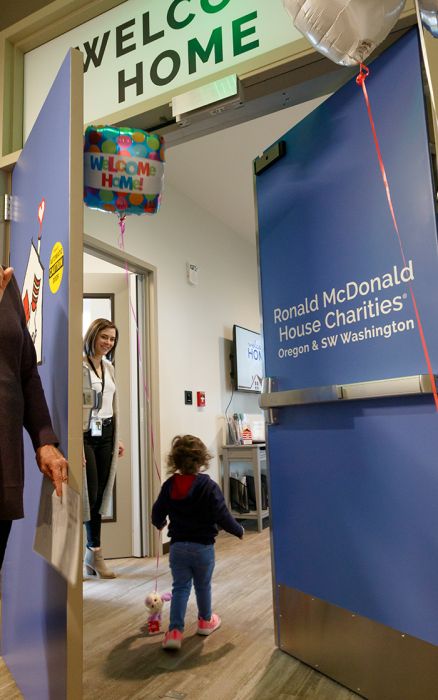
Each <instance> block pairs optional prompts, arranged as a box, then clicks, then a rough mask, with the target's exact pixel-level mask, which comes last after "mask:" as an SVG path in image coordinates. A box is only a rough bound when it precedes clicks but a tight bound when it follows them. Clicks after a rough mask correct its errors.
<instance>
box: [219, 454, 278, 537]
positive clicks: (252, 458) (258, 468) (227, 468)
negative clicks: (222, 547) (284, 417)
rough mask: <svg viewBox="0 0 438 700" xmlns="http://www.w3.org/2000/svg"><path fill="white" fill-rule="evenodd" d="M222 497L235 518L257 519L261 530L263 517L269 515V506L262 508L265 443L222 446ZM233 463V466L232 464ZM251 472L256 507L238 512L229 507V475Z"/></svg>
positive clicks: (258, 527)
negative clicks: (244, 511) (245, 511)
mask: <svg viewBox="0 0 438 700" xmlns="http://www.w3.org/2000/svg"><path fill="white" fill-rule="evenodd" d="M222 450H223V452H222V463H223V478H224V482H223V485H224V498H225V503H226V504H227V506H228V508H229V510H230V511H231V513H232V515H233V516H234V517H235V518H239V520H241V519H245V520H257V529H258V531H259V532H261V531H262V530H263V518H267V517H268V516H269V508H265V509H263V508H262V479H261V474H262V471H265V470H266V445H265V444H261V443H259V444H257V443H256V444H253V445H224V446H223V448H222ZM233 465H234V466H233ZM233 473H238V474H239V475H243V474H251V473H252V475H253V476H254V486H255V498H256V509H255V510H251V511H250V512H249V513H238V512H237V511H235V510H233V509H232V508H231V502H230V476H232V474H233Z"/></svg>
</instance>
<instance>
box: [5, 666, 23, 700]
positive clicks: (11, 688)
mask: <svg viewBox="0 0 438 700" xmlns="http://www.w3.org/2000/svg"><path fill="white" fill-rule="evenodd" d="M0 698H1V699H2V700H23V696H22V694H21V693H20V691H19V690H18V688H17V686H16V685H15V682H14V679H13V678H12V676H11V674H10V673H9V669H8V667H7V666H6V664H5V662H4V661H3V659H2V658H1V657H0Z"/></svg>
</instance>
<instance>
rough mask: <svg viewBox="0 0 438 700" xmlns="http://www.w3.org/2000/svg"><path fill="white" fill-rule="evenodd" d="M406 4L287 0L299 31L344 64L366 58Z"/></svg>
mask: <svg viewBox="0 0 438 700" xmlns="http://www.w3.org/2000/svg"><path fill="white" fill-rule="evenodd" d="M404 4H405V0H283V5H284V7H285V8H286V10H287V12H288V13H289V14H290V16H291V17H292V20H293V23H294V25H295V27H296V28H297V29H298V31H300V32H301V33H302V34H304V36H305V37H307V39H309V41H310V42H311V44H313V46H314V47H315V48H316V49H317V50H318V51H319V52H320V53H322V54H324V56H327V57H328V58H330V59H331V60H332V61H334V62H335V63H340V64H341V65H343V66H354V65H356V64H357V63H363V62H364V61H365V59H366V58H367V57H368V56H369V55H370V53H372V51H373V50H374V49H375V48H376V46H378V45H379V44H380V43H381V42H382V41H383V40H384V39H385V37H386V36H387V35H388V34H389V32H390V31H391V29H392V27H393V26H394V24H395V23H396V21H397V19H398V17H399V15H400V12H401V11H402V9H403V7H404ZM430 4H435V5H436V3H430Z"/></svg>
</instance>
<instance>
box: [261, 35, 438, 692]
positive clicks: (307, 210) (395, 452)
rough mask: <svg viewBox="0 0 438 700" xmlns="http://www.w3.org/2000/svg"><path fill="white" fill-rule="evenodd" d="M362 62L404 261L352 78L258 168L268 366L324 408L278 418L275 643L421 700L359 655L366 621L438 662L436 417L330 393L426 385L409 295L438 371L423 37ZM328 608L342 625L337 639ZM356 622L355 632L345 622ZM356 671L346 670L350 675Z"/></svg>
mask: <svg viewBox="0 0 438 700" xmlns="http://www.w3.org/2000/svg"><path fill="white" fill-rule="evenodd" d="M370 68H371V74H370V77H369V78H368V82H367V88H368V93H369V95H370V100H371V103H372V107H373V112H374V119H375V122H376V128H377V131H378V134H379V138H380V142H381V148H382V152H383V158H384V161H385V165H386V170H387V174H388V178H389V183H390V187H391V192H392V198H393V202H394V207H395V211H396V214H397V218H398V224H399V229H400V235H401V239H402V246H403V252H404V255H405V258H404V259H403V256H402V254H401V250H400V245H399V242H398V240H397V238H396V234H395V231H394V228H393V224H392V220H391V215H390V212H389V208H388V204H387V201H386V194H385V190H384V187H383V184H382V179H381V176H380V172H379V166H378V161H377V157H376V152H375V148H374V143H373V139H372V134H371V130H370V126H369V122H368V116H367V111H366V107H365V104H364V101H363V95H362V91H361V90H360V88H359V87H358V86H357V85H356V82H355V80H352V81H351V82H349V83H348V84H347V85H346V86H345V87H343V88H342V89H341V90H339V91H338V92H337V93H335V94H334V95H333V96H331V97H330V98H329V99H328V100H327V101H326V102H324V103H323V104H322V105H320V106H319V107H318V108H317V109H316V110H315V111H314V112H312V113H311V114H310V115H309V116H307V117H306V118H305V119H304V120H303V121H302V122H300V123H299V124H298V125H297V126H295V127H294V128H293V129H291V130H290V131H289V132H288V133H287V134H285V135H284V136H283V137H282V139H281V140H280V142H278V143H277V144H274V147H273V149H271V150H270V151H268V152H267V154H266V156H265V162H266V163H267V164H269V167H267V168H263V159H262V161H258V162H256V164H255V165H256V172H257V170H258V174H257V175H256V192H257V206H258V223H259V258H260V276H261V295H262V315H263V334H264V345H265V373H266V376H267V377H272V378H273V380H274V381H275V389H276V391H280V392H286V391H290V390H309V389H310V388H318V387H319V388H321V387H323V388H325V389H321V390H320V391H319V394H318V391H316V392H315V394H314V398H315V396H318V395H319V397H320V398H322V397H325V398H326V399H327V397H328V396H329V394H330V395H331V398H332V399H333V400H332V401H328V402H324V403H318V402H317V401H316V399H315V402H311V403H309V404H302V405H289V406H286V407H284V408H280V409H278V422H277V424H273V425H271V426H270V427H269V430H268V454H269V463H270V484H271V503H272V529H273V532H272V544H273V563H274V581H275V586H276V593H277V595H276V601H277V604H276V616H277V617H276V623H277V632H278V644H279V646H280V647H281V648H283V649H285V650H286V651H289V652H290V653H292V654H293V655H296V656H298V657H299V658H302V659H303V660H304V661H306V662H307V663H309V664H310V665H313V666H317V667H319V668H320V669H321V670H323V671H324V672H326V673H327V674H328V675H332V676H334V677H336V678H337V679H338V680H340V681H341V682H344V683H345V684H347V685H350V687H353V689H354V690H356V689H357V687H361V693H363V694H364V695H365V696H367V697H376V698H377V697H382V698H383V697H384V698H385V700H390V698H397V699H398V700H400V699H401V698H412V700H413V698H414V697H420V696H421V697H432V695H430V696H429V695H427V694H423V695H422V694H421V692H420V694H418V692H419V690H418V685H417V688H416V693H417V695H414V694H412V693H413V692H414V691H412V689H411V690H410V689H409V688H410V686H409V680H406V682H405V683H402V684H401V685H402V686H403V688H402V689H400V687H399V686H394V690H393V691H390V690H386V691H385V692H383V694H382V691H380V690H379V689H378V685H376V687H374V686H373V683H372V681H371V679H370V675H372V674H370V672H369V669H368V671H367V670H366V669H364V668H362V667H361V663H362V666H363V665H364V660H365V658H366V657H368V662H369V660H370V658H371V656H370V655H369V654H368V650H366V651H365V649H366V644H365V646H363V647H362V650H361V654H358V655H357V656H355V649H356V648H357V643H356V642H357V639H358V634H361V635H362V633H363V630H364V629H365V627H366V629H367V630H368V631H370V634H371V637H370V638H373V639H374V637H373V635H374V634H376V633H377V632H376V630H378V634H382V635H383V636H385V634H386V635H389V636H391V635H395V638H396V639H400V638H402V639H403V640H405V641H406V639H407V638H409V639H410V641H411V643H412V644H413V645H414V644H420V647H421V648H423V647H422V646H421V645H422V644H423V643H427V644H425V645H424V648H426V647H427V649H428V653H429V652H430V650H431V649H432V650H434V653H433V658H434V665H435V667H436V662H437V660H438V655H436V654H435V651H436V649H435V647H436V645H438V616H437V615H436V611H437V610H438V507H437V497H438V469H437V468H436V455H437V454H438V414H437V413H436V410H435V406H434V402H433V398H432V395H431V394H430V393H429V394H423V395H413V396H399V397H391V396H389V397H386V398H370V399H367V400H365V399H359V400H354V401H353V400H339V397H340V393H339V391H338V390H337V387H339V386H341V385H345V384H355V383H360V382H371V381H373V380H387V379H391V378H403V377H413V376H419V375H425V374H426V376H427V366H426V360H425V353H424V351H423V347H422V343H421V341H420V334H419V329H418V321H417V317H416V315H415V312H414V309H413V304H412V299H411V293H410V292H411V289H412V291H413V292H414V295H415V298H416V301H417V305H418V308H419V314H420V317H421V322H422V325H423V329H424V333H425V338H426V343H427V348H428V352H429V355H430V358H431V363H432V367H433V368H434V371H435V372H438V324H437V319H438V249H437V229H436V215H435V193H434V189H433V184H432V179H433V178H432V172H431V165H430V154H429V139H428V133H427V124H426V116H425V106H424V96H423V89H422V83H421V65H420V55H419V47H418V40H417V35H416V33H415V32H410V33H409V34H407V35H406V36H405V37H404V38H403V39H402V40H400V41H399V42H397V43H396V44H395V45H394V46H393V47H391V48H390V49H389V50H387V51H386V52H385V53H384V54H383V55H382V56H381V57H379V58H378V59H377V60H376V61H374V63H372V64H371V66H370ZM280 146H281V147H280ZM282 153H283V155H281V154H282ZM272 154H277V156H278V158H277V159H276V156H275V155H274V157H273V158H272ZM280 156H281V157H280ZM274 161H275V162H274ZM407 383H408V384H410V381H408V382H407ZM304 393H305V392H304ZM272 396H274V394H272ZM272 396H271V398H272ZM295 396H296V395H295ZM274 398H275V396H274ZM268 403H269V401H268ZM286 403H287V402H286ZM303 606H304V608H305V611H304V613H303V609H304V608H303ZM312 606H314V607H312ZM315 606H319V608H318V609H319V610H320V612H321V617H320V618H319V620H318V622H316V621H315V616H313V612H312V611H313V610H316V607H315ZM343 612H345V616H344V617H343ZM331 615H334V617H336V616H337V619H338V623H339V625H340V626H341V625H344V626H343V628H342V630H343V631H342V634H339V635H338V636H337V638H336V639H335V635H336V630H335V629H334V628H330V626H328V627H327V626H326V625H328V623H329V618H330V616H331ZM356 617H358V618H360V620H361V625H362V627H360V632H359V631H358V627H357V625H356V628H355V627H354V624H353V623H351V622H348V620H350V621H351V620H355V619H356ZM346 620H347V622H346ZM344 623H345V624H344ZM300 625H301V626H304V627H305V628H306V626H307V628H306V629H299V627H300ZM350 625H351V626H350ZM338 631H339V627H338ZM327 634H328V635H329V636H327ZM402 635H403V636H402ZM364 636H365V635H364ZM391 638H392V637H391ZM340 640H341V641H340ZM363 641H364V639H363ZM379 643H380V642H379ZM379 643H377V642H375V644H374V648H378V644H379ZM394 643H395V642H394ZM395 644H396V645H397V644H398V642H397V643H395ZM430 645H433V646H430ZM387 648H388V647H386V649H387ZM394 649H395V647H394ZM397 654H398V651H395V659H396V661H397V663H394V664H393V665H394V666H397V664H398V666H399V667H400V666H401V665H403V663H402V657H401V656H400V657H398V656H397ZM390 655H391V654H389V655H387V656H385V660H388V656H390ZM393 656H394V654H393ZM334 657H336V658H334ZM360 657H362V659H361V658H360ZM382 658H383V655H381V658H380V660H378V661H379V663H380V664H381V663H382ZM393 661H394V659H393V660H392V661H388V664H389V666H391V663H393ZM356 662H357V669H356V670H357V673H356V675H355V674H354V673H353V674H351V673H350V671H348V672H347V673H344V672H343V671H342V667H344V668H345V666H346V665H347V666H348V665H350V669H351V666H352V665H354V664H356ZM376 663H377V661H376ZM389 666H388V667H386V668H385V669H384V671H383V675H385V673H386V672H387V671H388V673H390V672H392V671H390V668H389ZM427 668H428V673H429V672H431V668H432V665H430V666H428V667H427ZM338 671H339V672H338ZM403 672H404V671H400V673H403ZM394 673H396V672H395V671H394ZM433 673H434V674H435V676H434V683H435V688H436V683H437V677H436V672H435V671H433ZM420 675H421V674H420ZM392 680H394V678H392ZM379 693H380V694H379ZM391 693H394V694H391ZM410 693H411V694H410Z"/></svg>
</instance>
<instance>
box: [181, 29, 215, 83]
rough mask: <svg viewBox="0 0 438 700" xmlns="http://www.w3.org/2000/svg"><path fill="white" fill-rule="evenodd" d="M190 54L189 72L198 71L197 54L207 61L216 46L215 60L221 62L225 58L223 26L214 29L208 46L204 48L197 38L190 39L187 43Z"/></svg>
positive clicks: (204, 61) (203, 60)
mask: <svg viewBox="0 0 438 700" xmlns="http://www.w3.org/2000/svg"><path fill="white" fill-rule="evenodd" d="M187 48H188V56H189V73H190V75H191V74H192V73H196V56H199V58H200V59H201V61H202V62H203V63H207V61H208V59H209V58H210V54H211V52H212V51H213V48H214V62H215V63H221V61H223V60H224V47H223V43H222V27H216V29H213V31H212V33H211V35H210V39H209V42H208V44H207V47H206V48H205V49H203V48H202V46H201V44H200V43H199V41H198V40H197V39H190V40H189V42H188V45H187Z"/></svg>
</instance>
